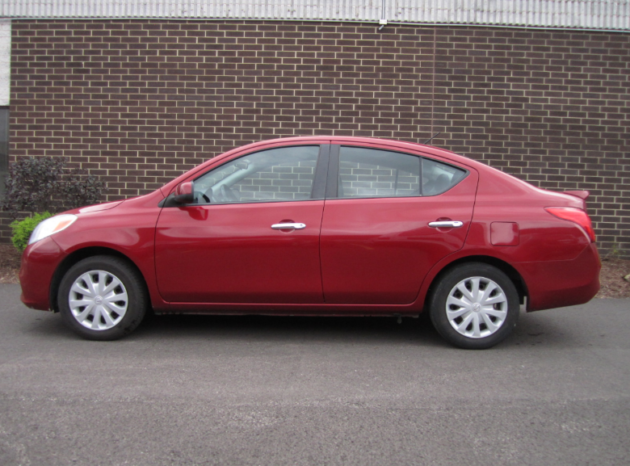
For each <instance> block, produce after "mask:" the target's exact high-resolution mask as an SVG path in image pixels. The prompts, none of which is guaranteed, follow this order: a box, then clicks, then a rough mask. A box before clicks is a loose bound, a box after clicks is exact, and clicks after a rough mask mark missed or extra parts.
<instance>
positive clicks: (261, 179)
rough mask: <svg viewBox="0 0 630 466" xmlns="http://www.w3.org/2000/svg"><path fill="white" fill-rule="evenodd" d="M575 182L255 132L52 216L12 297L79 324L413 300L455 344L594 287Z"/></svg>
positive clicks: (473, 344) (86, 328) (413, 150)
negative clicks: (550, 187)
mask: <svg viewBox="0 0 630 466" xmlns="http://www.w3.org/2000/svg"><path fill="white" fill-rule="evenodd" d="M587 196H588V192H586V191H572V192H566V193H557V192H551V191H545V190H543V189H538V188H535V187H534V186H531V185H530V184H528V183H525V182H523V181H520V180H518V179H516V178H514V177H512V176H510V175H507V174H505V173H502V172H500V171H498V170H495V169H493V168H490V167H488V166H486V165H484V164H481V163H478V162H475V161H473V160H470V159H467V158H465V157H462V156H459V155H456V154H454V153H452V152H449V151H446V150H442V149H438V148H435V147H429V146H425V145H421V144H414V143H409V142H396V141H389V140H380V139H368V138H349V137H335V136H329V137H324V136H322V137H300V138H287V139H277V140H272V141H263V142H258V143H255V144H250V145H248V146H245V147H241V148H238V149H234V150H232V151H230V152H227V153H226V154H223V155H221V156H219V157H216V158H213V159H211V160H209V161H208V162H206V163H204V164H202V165H200V166H199V167H197V168H195V169H193V170H191V171H189V172H188V173H185V174H184V175H182V176H180V177H179V178H177V179H175V180H174V181H172V182H170V183H168V184H167V185H165V186H164V187H162V188H161V189H158V190H157V191H155V192H153V193H151V194H148V195H145V196H140V197H136V198H133V199H128V200H125V201H117V202H109V203H106V204H100V205H96V206H91V207H86V208H82V209H77V210H73V211H69V212H66V213H64V214H61V215H57V216H55V217H52V218H50V219H48V220H45V221H44V222H42V223H41V224H40V225H39V226H38V227H37V228H36V230H35V231H34V232H33V234H32V236H31V239H30V245H29V246H28V248H27V249H26V251H25V252H24V255H23V258H22V269H21V272H20V281H21V284H22V290H23V294H22V301H23V302H24V303H25V304H26V305H27V306H29V307H32V308H35V309H42V310H46V309H51V310H53V311H58V312H60V313H61V315H62V316H63V319H64V320H65V322H66V323H67V324H68V325H69V326H70V327H71V328H72V329H73V330H74V331H76V332H77V333H79V334H80V335H81V336H83V337H85V338H89V339H94V340H113V339H117V338H120V337H122V336H125V335H127V334H128V333H130V332H131V331H133V330H134V329H135V328H136V327H137V326H138V324H140V322H141V321H142V319H143V317H144V315H145V312H147V310H148V309H149V308H152V309H153V310H154V311H155V312H156V313H158V314H166V313H182V312H183V313H208V314H276V315H346V316H348V315H353V316H366V315H370V316H377V315H380V316H385V315H390V316H417V315H419V314H421V313H422V312H428V313H429V315H430V317H431V320H432V322H433V324H434V326H435V328H436V329H437V331H438V332H439V333H440V335H442V336H443V337H444V338H445V339H446V340H448V341H449V342H450V343H452V344H454V345H456V346H460V347H464V348H488V347H491V346H493V345H495V344H497V343H498V342H500V341H501V340H503V339H504V338H506V337H507V336H508V335H509V334H510V333H511V332H512V329H513V328H514V326H515V324H516V321H517V318H518V315H519V310H520V308H521V307H524V308H525V309H526V310H527V311H537V310H541V309H548V308H553V307H559V306H569V305H573V304H581V303H585V302H587V301H589V300H590V299H591V298H593V296H595V294H596V293H597V291H598V289H599V269H600V260H599V256H598V253H597V248H596V246H595V233H594V232H593V228H592V226H591V221H590V219H589V217H588V215H587V214H586V205H585V200H586V198H587Z"/></svg>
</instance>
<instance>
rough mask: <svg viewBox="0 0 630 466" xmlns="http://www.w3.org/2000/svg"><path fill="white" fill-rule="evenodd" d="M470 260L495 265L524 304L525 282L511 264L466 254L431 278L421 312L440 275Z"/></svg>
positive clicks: (527, 293)
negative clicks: (511, 284) (510, 282)
mask: <svg viewBox="0 0 630 466" xmlns="http://www.w3.org/2000/svg"><path fill="white" fill-rule="evenodd" d="M471 262H479V263H483V264H488V265H492V266H494V267H496V268H497V269H499V270H500V271H501V272H503V273H504V274H505V275H507V277H508V278H509V279H510V280H511V281H512V283H513V284H514V286H515V287H516V291H517V292H518V298H519V301H520V303H521V304H525V302H526V298H527V297H528V296H529V292H528V289H527V284H526V283H525V280H523V277H522V276H521V274H520V273H519V272H518V271H517V270H516V269H515V268H514V267H513V266H511V265H510V264H508V263H507V262H505V261H503V260H501V259H498V258H496V257H492V256H484V255H475V256H466V257H461V258H459V259H456V260H454V261H453V262H450V263H449V264H447V265H446V266H444V268H442V270H440V271H439V272H438V274H437V275H436V276H435V277H434V278H433V280H431V284H430V285H429V288H428V289H427V293H426V295H425V297H424V303H423V312H424V310H426V309H428V307H427V306H428V304H429V301H430V299H431V296H432V294H433V291H434V290H435V287H436V285H437V284H438V283H439V281H440V280H441V279H442V277H443V276H444V275H445V274H447V273H448V272H449V271H451V270H453V269H454V268H457V267H458V266H461V265H462V264H468V263H471Z"/></svg>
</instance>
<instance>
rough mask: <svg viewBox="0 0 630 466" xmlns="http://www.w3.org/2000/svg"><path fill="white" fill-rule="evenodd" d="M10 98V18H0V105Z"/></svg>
mask: <svg viewBox="0 0 630 466" xmlns="http://www.w3.org/2000/svg"><path fill="white" fill-rule="evenodd" d="M10 99H11V20H8V19H0V106H5V105H9V101H10Z"/></svg>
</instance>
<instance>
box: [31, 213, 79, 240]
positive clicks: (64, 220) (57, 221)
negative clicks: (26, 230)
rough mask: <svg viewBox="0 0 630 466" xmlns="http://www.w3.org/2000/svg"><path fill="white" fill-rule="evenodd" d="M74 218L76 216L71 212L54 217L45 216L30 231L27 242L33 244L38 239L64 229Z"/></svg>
mask: <svg viewBox="0 0 630 466" xmlns="http://www.w3.org/2000/svg"><path fill="white" fill-rule="evenodd" d="M76 219H77V216H76V215H72V214H64V215H55V216H54V217H50V218H47V219H46V220H44V221H43V222H41V223H40V224H39V225H37V226H36V227H35V229H34V230H33V233H31V238H30V239H29V240H28V244H33V243H35V242H37V241H39V240H40V239H44V238H46V237H47V236H50V235H52V234H55V233H59V232H60V231H62V230H65V229H66V228H68V227H69V226H70V225H72V224H73V223H74V222H75V220H76Z"/></svg>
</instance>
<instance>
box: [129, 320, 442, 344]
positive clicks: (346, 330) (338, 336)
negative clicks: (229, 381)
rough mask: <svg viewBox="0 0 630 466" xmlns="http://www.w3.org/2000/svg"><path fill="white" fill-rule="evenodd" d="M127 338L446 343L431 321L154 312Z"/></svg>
mask: <svg viewBox="0 0 630 466" xmlns="http://www.w3.org/2000/svg"><path fill="white" fill-rule="evenodd" d="M129 338H135V339H139V340H144V339H159V340H164V339H172V340H176V339H194V338H198V339H213V340H233V341H237V340H247V341H250V342H251V341H268V342H283V343H291V342H322V343H328V344H334V343H336V342H339V343H344V344H347V343H348V342H354V343H379V344H382V343H392V344H401V343H407V344H414V345H417V344H419V343H420V344H425V345H431V346H434V345H443V344H444V343H443V342H442V340H441V338H440V337H439V335H438V334H437V333H436V332H435V330H434V329H433V326H432V325H431V323H430V322H429V321H428V320H425V319H412V318H403V319H402V320H401V322H400V323H398V321H397V319H396V318H393V317H302V316H290V317H289V316H259V315H255V316H254V315H246V316H217V315H152V316H150V317H149V318H148V319H147V321H146V322H143V324H142V325H141V326H140V327H139V328H138V329H137V330H136V331H135V332H134V334H133V335H131V336H130V337H129Z"/></svg>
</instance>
